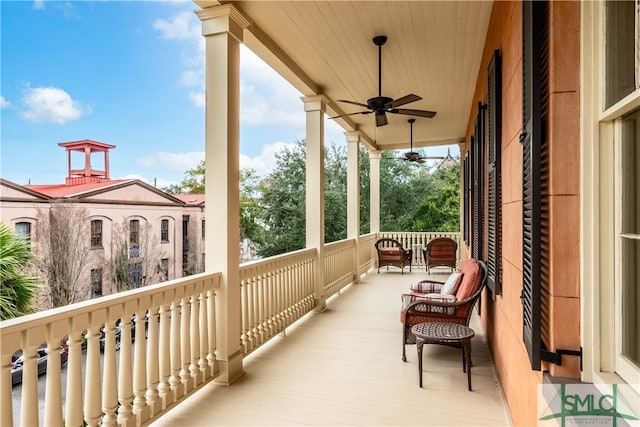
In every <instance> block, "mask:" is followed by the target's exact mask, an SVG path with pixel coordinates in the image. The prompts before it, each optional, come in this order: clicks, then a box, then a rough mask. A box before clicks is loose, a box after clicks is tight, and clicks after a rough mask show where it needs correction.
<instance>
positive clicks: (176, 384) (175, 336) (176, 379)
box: [169, 301, 184, 402]
mask: <svg viewBox="0 0 640 427" xmlns="http://www.w3.org/2000/svg"><path fill="white" fill-rule="evenodd" d="M169 341H170V348H171V376H170V377H169V384H170V385H171V390H173V401H174V402H175V401H176V400H178V399H179V398H180V397H182V396H183V395H184V387H183V386H182V383H181V382H180V303H179V302H178V301H174V302H173V303H172V304H171V335H170V337H169Z"/></svg>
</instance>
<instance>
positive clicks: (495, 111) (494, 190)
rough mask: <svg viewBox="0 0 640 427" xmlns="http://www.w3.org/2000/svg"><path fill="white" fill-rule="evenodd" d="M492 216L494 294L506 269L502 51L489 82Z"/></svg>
mask: <svg viewBox="0 0 640 427" xmlns="http://www.w3.org/2000/svg"><path fill="white" fill-rule="evenodd" d="M487 116H488V126H487V128H488V129H487V133H488V143H489V158H488V165H487V168H488V181H489V182H488V187H489V197H488V217H487V248H488V252H487V286H488V287H489V289H490V290H491V291H492V292H493V294H494V295H498V294H500V283H501V270H502V264H501V259H502V234H501V233H502V221H501V218H502V197H501V195H502V186H501V179H502V178H501V162H500V159H501V150H502V61H501V56H500V51H499V50H496V51H495V52H494V53H493V57H492V58H491V62H490V63H489V81H488V100H487Z"/></svg>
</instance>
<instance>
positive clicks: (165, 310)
mask: <svg viewBox="0 0 640 427" xmlns="http://www.w3.org/2000/svg"><path fill="white" fill-rule="evenodd" d="M169 312H170V305H169V304H163V305H161V306H160V342H159V347H160V348H159V350H158V356H159V359H160V361H159V362H160V382H159V383H158V396H159V397H160V399H161V400H162V409H164V408H166V407H167V406H169V405H170V404H171V403H173V393H169V391H170V390H171V386H170V385H169V377H170V376H171V354H170V352H169V333H170V331H169V326H170V325H169V322H170V320H169Z"/></svg>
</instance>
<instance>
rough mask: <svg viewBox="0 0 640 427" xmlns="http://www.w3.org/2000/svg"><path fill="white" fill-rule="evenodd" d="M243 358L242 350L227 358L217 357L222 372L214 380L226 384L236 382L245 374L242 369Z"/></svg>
mask: <svg viewBox="0 0 640 427" xmlns="http://www.w3.org/2000/svg"><path fill="white" fill-rule="evenodd" d="M242 360H243V358H242V352H240V351H238V352H237V353H235V354H233V355H232V356H231V357H230V358H229V359H227V360H222V359H217V362H218V366H219V368H220V373H219V374H218V376H217V377H216V378H215V380H214V381H215V382H217V383H220V384H224V385H231V384H233V383H234V382H236V381H237V380H238V379H239V378H240V377H241V376H243V375H244V370H243V369H242Z"/></svg>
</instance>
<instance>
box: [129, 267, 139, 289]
mask: <svg viewBox="0 0 640 427" xmlns="http://www.w3.org/2000/svg"><path fill="white" fill-rule="evenodd" d="M129 278H130V279H131V283H132V284H133V287H134V288H139V287H140V286H142V263H141V262H132V263H131V264H129Z"/></svg>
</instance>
